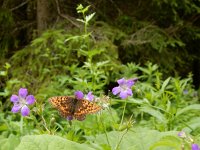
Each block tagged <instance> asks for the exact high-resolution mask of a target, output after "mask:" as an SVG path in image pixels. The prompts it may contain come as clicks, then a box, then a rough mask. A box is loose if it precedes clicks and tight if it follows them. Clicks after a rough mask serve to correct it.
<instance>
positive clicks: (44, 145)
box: [16, 135, 94, 150]
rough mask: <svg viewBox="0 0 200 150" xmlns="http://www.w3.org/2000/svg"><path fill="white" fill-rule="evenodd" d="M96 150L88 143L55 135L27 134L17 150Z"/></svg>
mask: <svg viewBox="0 0 200 150" xmlns="http://www.w3.org/2000/svg"><path fill="white" fill-rule="evenodd" d="M61 149H63V150H65V149H66V150H67V149H69V150H77V149H78V150H86V149H87V150H94V149H93V148H91V147H89V146H88V145H86V144H79V143H76V142H73V141H70V140H67V139H64V138H61V137H59V136H55V135H27V136H24V137H23V138H22V140H21V143H20V144H19V146H18V147H17V148H16V150H61Z"/></svg>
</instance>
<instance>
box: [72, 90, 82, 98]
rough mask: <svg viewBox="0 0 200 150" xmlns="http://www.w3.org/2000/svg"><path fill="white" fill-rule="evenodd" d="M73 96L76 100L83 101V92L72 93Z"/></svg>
mask: <svg viewBox="0 0 200 150" xmlns="http://www.w3.org/2000/svg"><path fill="white" fill-rule="evenodd" d="M74 95H75V97H76V98H77V99H83V97H84V94H83V92H81V91H76V92H75V93H74Z"/></svg>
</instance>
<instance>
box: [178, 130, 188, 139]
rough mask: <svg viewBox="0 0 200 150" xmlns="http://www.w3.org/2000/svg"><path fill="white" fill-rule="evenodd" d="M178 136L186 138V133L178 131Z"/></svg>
mask: <svg viewBox="0 0 200 150" xmlns="http://www.w3.org/2000/svg"><path fill="white" fill-rule="evenodd" d="M178 136H179V137H181V138H186V134H185V132H184V131H180V132H179V133H178Z"/></svg>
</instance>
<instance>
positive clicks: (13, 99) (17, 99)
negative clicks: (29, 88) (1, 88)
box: [10, 95, 19, 103]
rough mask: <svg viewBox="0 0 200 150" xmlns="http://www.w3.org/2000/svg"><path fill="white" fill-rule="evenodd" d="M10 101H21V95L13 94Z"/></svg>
mask: <svg viewBox="0 0 200 150" xmlns="http://www.w3.org/2000/svg"><path fill="white" fill-rule="evenodd" d="M10 101H11V102H13V103H16V102H18V101H19V97H18V96H17V95H12V96H11V98H10Z"/></svg>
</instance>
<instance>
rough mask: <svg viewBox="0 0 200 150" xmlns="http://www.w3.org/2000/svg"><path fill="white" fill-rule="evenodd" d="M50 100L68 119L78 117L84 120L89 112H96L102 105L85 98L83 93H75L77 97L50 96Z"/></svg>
mask: <svg viewBox="0 0 200 150" xmlns="http://www.w3.org/2000/svg"><path fill="white" fill-rule="evenodd" d="M78 92H80V91H78ZM79 94H80V93H79ZM49 102H50V103H51V104H52V106H53V107H55V108H56V109H58V111H59V112H60V114H61V116H62V117H64V118H67V119H68V120H72V119H77V120H79V121H82V120H84V119H85V117H86V115H87V114H92V113H96V112H98V111H100V110H101V106H99V105H97V104H96V103H94V102H90V101H89V100H87V99H83V94H82V95H81V96H79V95H78V96H77V95H76V93H75V97H72V96H55V97H51V98H49Z"/></svg>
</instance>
